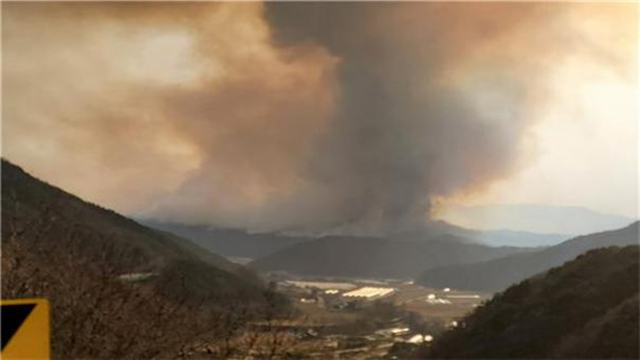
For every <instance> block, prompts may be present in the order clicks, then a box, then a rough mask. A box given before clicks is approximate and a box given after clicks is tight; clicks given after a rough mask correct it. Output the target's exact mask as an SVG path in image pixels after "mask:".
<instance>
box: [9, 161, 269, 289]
mask: <svg viewBox="0 0 640 360" xmlns="http://www.w3.org/2000/svg"><path fill="white" fill-rule="evenodd" d="M2 225H3V226H2V235H3V236H2V240H3V245H4V242H5V240H8V239H9V238H12V237H13V239H14V240H17V241H19V245H20V246H22V247H24V249H25V250H26V251H29V252H32V251H33V252H35V251H37V250H39V249H44V248H46V247H48V246H55V247H59V248H63V249H64V248H67V247H68V248H69V249H68V251H69V253H70V254H74V256H77V257H80V258H86V259H92V261H94V264H92V266H109V267H114V268H116V269H117V270H118V273H119V274H122V275H125V276H126V274H130V273H153V274H154V276H153V277H152V279H153V280H152V282H158V281H159V280H158V279H160V278H162V276H163V274H165V273H166V270H167V269H169V268H172V267H176V266H181V267H182V268H184V266H183V265H177V264H192V267H194V268H197V271H191V272H188V273H183V274H182V276H183V277H185V278H187V279H189V280H193V281H197V280H196V279H198V278H203V279H204V278H206V279H208V280H211V276H212V274H214V275H215V277H216V278H217V280H216V281H213V282H212V281H208V282H206V283H205V282H202V288H200V289H198V292H199V293H202V292H207V293H209V294H215V293H216V292H220V291H221V289H224V291H225V292H227V294H228V295H231V294H233V293H234V291H237V292H238V294H249V293H251V292H253V293H254V294H257V293H259V291H260V287H261V285H260V284H259V281H258V279H257V277H256V276H255V275H254V274H253V273H251V272H250V271H248V270H247V269H245V268H243V267H241V266H239V265H236V264H233V263H231V262H229V261H227V260H226V259H224V258H223V257H221V256H218V255H216V254H213V253H211V252H209V251H207V250H205V249H203V248H202V247H200V246H198V245H196V244H194V243H192V242H191V241H189V240H187V239H184V238H180V237H178V236H176V235H173V234H170V233H167V232H162V231H158V230H155V229H150V228H148V227H145V226H142V225H140V224H138V223H137V222H135V221H133V220H130V219H128V218H126V217H123V216H121V215H119V214H117V213H115V212H113V211H111V210H107V209H104V208H101V207H99V206H96V205H93V204H89V203H87V202H84V201H82V200H81V199H80V198H78V197H76V196H73V195H71V194H69V193H66V192H64V191H63V190H60V189H59V188H56V187H54V186H51V185H48V184H46V183H44V182H42V181H40V180H37V179H35V178H34V177H32V176H30V175H29V174H27V173H26V172H24V171H23V170H22V169H20V168H19V167H17V166H15V165H13V164H11V163H9V162H8V161H6V160H3V161H2ZM39 266H41V267H42V268H43V269H46V266H47V264H46V263H42V264H40V265H39ZM158 285H159V286H163V285H162V284H158ZM175 295H181V296H187V297H188V296H190V295H191V294H190V293H188V292H187V293H184V294H175Z"/></svg>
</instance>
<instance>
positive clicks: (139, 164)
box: [2, 2, 638, 232]
mask: <svg viewBox="0 0 640 360" xmlns="http://www.w3.org/2000/svg"><path fill="white" fill-rule="evenodd" d="M636 6H637V5H635V4H610V3H602V4H598V3H573V2H571V3H569V2H568V3H553V4H550V3H535V4H525V3H510V4H506V3H393V4H389V3H386V4H385V3H360V4H349V3H330V4H313V3H301V4H294V3H270V4H268V5H264V4H261V3H191V4H181V3H117V4H114V3H111V4H107V3H64V4H56V3H3V4H2V26H3V32H2V36H3V39H2V40H3V59H2V61H3V81H4V84H3V121H2V125H3V136H2V150H3V156H5V157H7V158H8V159H9V160H11V161H13V162H15V163H16V164H18V165H20V166H23V167H24V168H25V169H26V170H28V171H30V172H31V173H33V174H34V175H36V176H38V177H40V178H41V179H44V180H46V181H47V182H50V183H52V184H55V185H58V186H60V187H62V188H64V189H66V190H68V191H71V192H73V193H75V194H77V195H79V196H81V197H83V198H85V199H87V200H90V201H93V202H96V203H99V204H101V205H104V206H107V207H111V208H115V209H116V210H119V211H122V212H124V213H127V214H133V215H139V216H149V217H155V218H159V219H166V220H176V221H184V222H190V223H208V224H212V225H217V226H231V227H242V228H249V229H252V230H284V229H286V230H318V231H320V230H326V229H335V228H343V229H345V230H362V229H365V230H369V231H374V232H375V231H386V230H389V229H391V230H393V229H398V228H405V227H410V226H414V225H415V224H416V223H420V222H421V221H423V220H424V219H426V218H427V217H428V214H429V213H431V212H433V211H437V208H438V206H437V205H438V204H440V203H447V202H449V203H452V202H453V203H461V204H491V203H521V202H526V203H543V204H561V205H577V206H585V207H588V208H592V209H594V210H598V211H603V212H611V213H616V214H623V215H627V216H634V217H636V216H637V203H638V125H637V120H638V119H637V115H638V107H637V95H638V93H637V90H638V89H637V46H638V33H637V11H636Z"/></svg>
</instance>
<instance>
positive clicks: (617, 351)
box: [418, 245, 640, 359]
mask: <svg viewBox="0 0 640 360" xmlns="http://www.w3.org/2000/svg"><path fill="white" fill-rule="evenodd" d="M638 256H639V247H638V246H637V245H632V246H626V247H622V248H621V247H609V248H603V249H597V250H591V251H588V252H587V253H585V254H582V255H580V256H578V257H577V258H576V259H575V260H572V261H570V262H567V263H565V264H564V265H563V266H560V267H555V268H552V269H550V270H548V271H547V272H545V273H543V274H541V275H538V276H535V277H532V278H529V279H527V280H524V281H522V282H520V283H518V284H516V285H513V286H511V287H509V288H508V289H507V290H505V291H504V292H501V293H498V294H496V295H495V296H494V297H493V298H492V299H491V300H490V301H488V302H487V303H485V304H484V305H482V306H479V307H478V308H476V310H475V311H474V312H473V313H472V314H471V315H469V316H468V317H466V318H465V319H464V320H462V321H461V322H460V325H459V326H458V327H457V328H455V329H453V330H451V331H448V332H446V333H445V334H444V335H443V336H442V337H441V338H440V339H439V340H438V341H436V342H435V343H434V344H433V345H432V346H430V347H428V348H424V349H422V350H421V351H420V352H419V354H418V355H420V356H421V357H425V358H433V359H443V358H449V359H462V358H476V359H477V358H482V359H489V358H491V359H509V358H511V359H514V358H579V359H584V358H633V359H637V358H638V356H639V355H640V354H639V349H638V346H639V342H638V338H639V334H638V325H639V321H638V305H639V303H638V288H639V285H638V280H639V279H638V270H639V269H638V259H639V258H638Z"/></svg>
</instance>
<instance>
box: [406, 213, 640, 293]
mask: <svg viewBox="0 0 640 360" xmlns="http://www.w3.org/2000/svg"><path fill="white" fill-rule="evenodd" d="M633 244H638V222H635V223H633V224H631V225H629V226H627V227H625V228H622V229H619V230H613V231H605V232H601V233H597V234H592V235H587V236H579V237H576V238H573V239H571V240H567V241H565V242H563V243H561V244H559V245H556V246H552V247H549V248H546V249H543V250H539V251H534V252H529V253H523V254H515V255H511V256H507V257H504V258H499V259H495V260H491V261H486V262H478V263H472V264H464V265H450V266H443V267H438V268H433V269H430V270H427V271H425V272H424V273H422V274H421V275H420V276H419V277H418V279H417V282H418V283H420V284H422V285H424V286H428V287H453V288H458V289H469V290H501V289H504V288H506V287H507V286H509V285H512V284H515V283H516V282H518V281H520V280H523V279H525V278H527V277H529V276H532V275H535V274H537V273H539V272H542V271H544V270H546V269H549V268H551V267H554V266H558V265H561V264H562V263H564V262H565V261H568V260H570V259H573V258H574V257H576V256H578V255H579V254H581V253H583V252H585V251H587V250H590V249H595V248H599V247H606V246H624V245H633Z"/></svg>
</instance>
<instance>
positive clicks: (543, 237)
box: [138, 219, 570, 260]
mask: <svg viewBox="0 0 640 360" xmlns="http://www.w3.org/2000/svg"><path fill="white" fill-rule="evenodd" d="M138 221H139V222H141V223H143V224H145V225H146V226H149V227H152V228H156V229H160V230H163V231H167V232H170V233H174V234H177V235H180V236H182V237H185V238H187V239H189V240H192V241H193V242H194V243H196V244H198V245H199V246H201V247H203V248H205V249H207V250H209V251H211V252H214V253H216V254H220V255H223V256H225V257H227V258H229V259H234V258H243V259H248V260H255V259H260V258H263V257H266V256H268V255H271V254H273V253H275V252H278V251H280V250H284V249H286V248H288V247H291V246H294V245H297V244H301V243H305V242H313V241H315V240H317V239H319V238H321V237H314V236H292V235H287V234H282V233H249V232H247V231H245V230H238V229H218V228H214V227H211V226H206V225H186V224H179V223H172V222H160V221H155V220H150V219H140V220H138ZM442 235H454V236H455V237H456V239H457V240H458V241H460V242H466V243H475V244H480V245H488V246H515V247H540V246H549V245H555V244H557V243H559V242H561V241H562V240H566V239H568V238H569V237H570V236H568V235H562V234H535V233H529V232H523V231H510V230H495V231H479V230H472V229H466V228H463V227H460V226H455V225H451V224H448V223H446V222H444V221H432V222H430V223H428V224H427V225H426V226H425V227H424V228H423V229H420V230H414V231H406V232H400V233H396V234H392V235H388V236H384V237H363V236H343V235H336V236H338V237H340V238H355V239H363V238H369V239H378V240H388V241H411V242H417V243H421V242H428V241H430V240H431V239H433V238H435V237H438V236H442Z"/></svg>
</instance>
